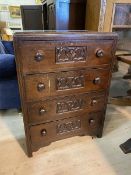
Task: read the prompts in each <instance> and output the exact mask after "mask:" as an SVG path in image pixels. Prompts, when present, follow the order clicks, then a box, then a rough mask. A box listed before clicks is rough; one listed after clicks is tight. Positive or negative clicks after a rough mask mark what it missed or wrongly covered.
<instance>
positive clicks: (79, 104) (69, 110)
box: [28, 92, 106, 124]
mask: <svg viewBox="0 0 131 175" xmlns="http://www.w3.org/2000/svg"><path fill="white" fill-rule="evenodd" d="M105 96H106V93H105V92H100V93H90V94H89V93H86V94H76V95H70V96H64V97H59V98H55V99H51V100H45V101H41V102H37V103H33V104H32V103H31V104H29V105H28V113H29V123H33V124H38V123H40V122H48V121H53V120H60V119H63V118H68V117H73V116H76V115H77V114H80V115H81V114H83V113H85V112H89V111H96V110H100V109H103V108H104V107H105V103H106V98H105Z"/></svg>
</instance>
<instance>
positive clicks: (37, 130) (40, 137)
mask: <svg viewBox="0 0 131 175" xmlns="http://www.w3.org/2000/svg"><path fill="white" fill-rule="evenodd" d="M103 121H104V113H103V112H97V113H85V114H83V115H81V116H79V115H77V117H72V118H68V119H63V120H59V121H54V122H49V123H45V124H41V125H36V126H31V127H30V133H31V143H32V145H33V146H35V147H37V146H38V147H39V146H42V145H47V144H49V143H50V142H52V141H54V140H59V139H63V138H67V137H72V136H76V135H86V134H90V135H99V134H101V133H100V130H101V128H102V126H103ZM35 147H34V149H35Z"/></svg>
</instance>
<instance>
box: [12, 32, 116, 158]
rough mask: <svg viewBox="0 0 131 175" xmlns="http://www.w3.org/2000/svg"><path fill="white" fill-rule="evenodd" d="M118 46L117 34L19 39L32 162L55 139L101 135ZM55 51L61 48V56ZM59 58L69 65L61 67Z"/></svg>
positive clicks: (25, 35) (54, 34)
mask: <svg viewBox="0 0 131 175" xmlns="http://www.w3.org/2000/svg"><path fill="white" fill-rule="evenodd" d="M70 41H71V42H70ZM116 41H117V35H116V34H113V33H106V34H104V33H88V32H64V33H62V32H33V33H31V32H24V33H16V34H15V35H14V47H15V55H16V65H17V74H18V80H19V89H20V95H21V103H22V112H23V115H24V118H23V120H24V126H25V135H26V143H27V151H28V156H29V157H30V156H32V152H33V151H36V150H38V149H39V148H40V147H42V146H46V145H48V144H50V143H51V142H53V141H55V140H59V139H64V138H67V137H72V136H75V135H85V134H89V135H93V136H97V137H101V136H102V130H103V125H104V119H105V111H106V105H107V97H108V91H109V85H110V79H111V68H112V65H113V59H114V53H115V50H116ZM38 48H39V50H40V51H39V53H38V54H36V53H37V52H35V51H38ZM56 48H62V53H61V52H60V53H58V52H56V50H57V49H56ZM63 48H64V51H63ZM78 48H82V49H78ZM83 48H84V53H83ZM85 48H87V52H86V49H85ZM98 48H99V51H98V50H97V49H98ZM76 50H77V51H76ZM57 51H58V50H57ZM97 51H98V52H97ZM43 53H46V54H43ZM34 54H36V55H35V56H36V57H34ZM85 54H86V58H85ZM43 55H44V56H43ZM58 55H59V56H60V60H65V59H66V61H67V62H68V63H67V62H66V61H65V62H66V63H65V62H64V63H63V61H62V62H60V63H58V62H57V61H56V60H57V59H58ZM81 58H82V59H83V58H84V60H82V61H81ZM35 59H37V61H36V60H35ZM72 59H73V60H72ZM74 59H75V60H74ZM44 61H45V62H44Z"/></svg>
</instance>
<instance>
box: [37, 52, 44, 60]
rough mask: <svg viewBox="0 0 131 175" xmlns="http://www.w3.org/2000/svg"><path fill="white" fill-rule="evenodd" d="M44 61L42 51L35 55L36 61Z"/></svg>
mask: <svg viewBox="0 0 131 175" xmlns="http://www.w3.org/2000/svg"><path fill="white" fill-rule="evenodd" d="M43 59H44V54H43V52H42V51H38V52H37V53H36V55H35V60H36V61H41V60H43Z"/></svg>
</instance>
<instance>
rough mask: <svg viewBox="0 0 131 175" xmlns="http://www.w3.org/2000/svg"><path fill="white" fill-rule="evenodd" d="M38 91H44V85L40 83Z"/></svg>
mask: <svg viewBox="0 0 131 175" xmlns="http://www.w3.org/2000/svg"><path fill="white" fill-rule="evenodd" d="M37 89H38V91H42V90H44V89H45V85H44V83H39V84H38V85H37Z"/></svg>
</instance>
